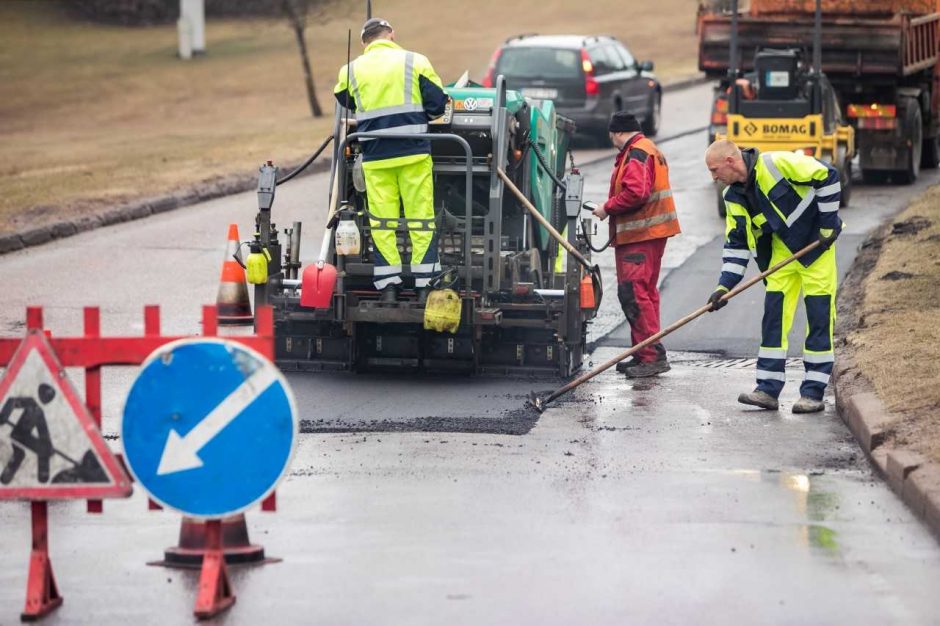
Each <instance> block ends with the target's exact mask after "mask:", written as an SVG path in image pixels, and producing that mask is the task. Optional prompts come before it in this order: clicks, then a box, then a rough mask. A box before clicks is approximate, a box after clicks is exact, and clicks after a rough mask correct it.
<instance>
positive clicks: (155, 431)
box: [121, 339, 298, 518]
mask: <svg viewBox="0 0 940 626" xmlns="http://www.w3.org/2000/svg"><path fill="white" fill-rule="evenodd" d="M297 431H298V423H297V411H296V410H295V404H294V396H293V394H292V393H291V390H290V387H288V385H287V381H286V380H285V379H284V377H283V376H282V375H281V373H280V371H279V370H278V369H277V368H276V367H275V366H274V364H273V363H271V362H270V361H268V360H267V359H266V358H264V357H263V356H262V355H260V354H258V353H257V352H255V351H254V350H251V349H250V348H247V347H245V346H242V345H240V344H238V343H235V342H233V341H225V340H221V339H184V340H181V341H175V342H173V343H169V344H167V345H165V346H163V347H161V348H159V349H157V350H155V351H154V352H153V354H151V355H150V356H149V357H147V360H146V361H145V362H144V364H143V365H142V366H141V370H140V373H139V374H138V376H137V379H136V380H135V381H134V385H133V386H132V387H131V391H130V393H129V394H128V396H127V402H126V404H125V405H124V416H123V419H122V422H121V439H122V441H123V443H124V456H125V458H126V459H127V464H128V466H129V468H130V470H131V473H132V474H133V475H134V478H135V479H136V480H137V481H138V482H139V483H140V484H141V485H142V486H143V487H144V489H146V490H147V491H148V492H149V493H150V495H151V496H152V497H153V499H154V500H156V501H157V502H159V503H160V504H162V505H164V506H167V507H169V508H173V509H176V510H178V511H181V512H182V513H185V514H187V515H191V516H194V517H199V518H217V517H223V516H226V515H232V514H235V513H240V512H242V511H244V510H246V509H248V508H250V507H251V506H253V505H254V504H256V503H258V502H260V501H261V500H263V499H264V498H265V497H266V496H267V495H268V494H270V493H271V491H273V490H274V488H275V487H276V486H277V484H278V482H280V480H281V478H282V477H283V475H284V473H285V472H286V471H287V467H288V465H289V462H290V459H291V457H292V456H293V453H294V446H295V445H296V441H297Z"/></svg>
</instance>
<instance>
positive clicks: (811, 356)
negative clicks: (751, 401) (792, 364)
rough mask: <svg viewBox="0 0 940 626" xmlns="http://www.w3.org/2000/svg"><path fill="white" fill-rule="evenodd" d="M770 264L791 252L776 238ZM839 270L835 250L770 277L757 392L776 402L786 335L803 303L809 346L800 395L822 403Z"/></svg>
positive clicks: (829, 366) (829, 369)
mask: <svg viewBox="0 0 940 626" xmlns="http://www.w3.org/2000/svg"><path fill="white" fill-rule="evenodd" d="M771 245H772V253H771V257H770V265H775V264H777V263H779V262H780V261H782V260H784V259H785V258H787V257H789V256H791V255H792V254H793V253H792V252H790V250H789V249H788V248H787V247H786V245H784V243H783V241H781V240H780V238H779V237H777V235H773V239H772V241H771ZM837 283H838V271H837V268H836V249H835V244H833V245H832V246H831V247H830V248H829V249H828V250H826V251H825V252H823V253H822V255H821V256H820V257H819V258H818V259H816V260H815V261H813V262H812V263H811V264H810V265H809V267H804V266H803V264H802V263H800V262H799V261H798V260H797V261H793V262H792V263H790V264H788V265H786V266H784V267H782V268H780V269H779V270H777V271H776V272H774V273H773V274H771V275H770V276H768V277H767V291H766V294H765V296H764V318H763V323H762V324H761V345H760V353H759V354H758V358H757V388H758V389H759V390H761V391H764V392H765V393H768V394H770V395H771V396H773V397H774V398H776V397H778V396H779V395H780V392H781V391H782V390H783V384H784V382H786V374H785V371H784V369H785V365H786V358H787V349H788V342H787V335H788V334H789V333H790V328H791V327H792V326H793V316H794V315H795V313H796V307H797V305H798V304H799V302H800V292H802V294H803V302H804V304H805V305H806V342H805V343H804V345H803V367H804V370H805V374H804V377H803V383H802V384H801V385H800V395H801V396H805V397H808V398H813V399H814V400H822V398H823V393H824V392H825V390H826V385H828V384H829V377H830V376H831V375H832V366H833V362H834V359H833V350H832V328H833V326H834V325H835V320H836V288H837Z"/></svg>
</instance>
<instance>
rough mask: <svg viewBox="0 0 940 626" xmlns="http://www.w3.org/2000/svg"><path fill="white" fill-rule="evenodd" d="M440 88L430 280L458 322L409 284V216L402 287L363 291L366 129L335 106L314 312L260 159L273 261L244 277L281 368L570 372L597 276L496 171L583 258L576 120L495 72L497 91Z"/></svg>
mask: <svg viewBox="0 0 940 626" xmlns="http://www.w3.org/2000/svg"><path fill="white" fill-rule="evenodd" d="M446 91H447V93H448V95H449V97H450V101H449V103H448V106H447V111H446V112H445V114H444V116H443V117H442V118H440V119H438V120H435V121H434V122H433V123H432V124H431V125H430V126H429V132H428V134H427V135H426V136H427V137H428V138H429V139H431V146H432V158H433V162H434V165H433V173H434V207H435V217H434V228H436V229H437V231H438V232H439V236H438V245H439V253H440V262H441V265H442V272H441V274H440V275H439V276H437V277H436V279H435V281H434V282H433V283H432V284H433V285H434V286H436V287H440V288H448V289H450V290H452V291H451V293H453V294H454V297H455V298H459V303H460V304H459V325H456V324H455V327H454V328H451V329H450V331H445V332H439V331H438V330H429V329H428V328H426V323H425V322H426V307H425V305H423V304H421V303H419V302H418V298H417V296H416V295H414V294H413V291H411V290H410V289H409V287H410V286H411V285H412V284H413V281H411V279H410V276H409V271H408V263H409V261H410V241H409V238H408V234H407V225H410V226H412V227H415V226H417V227H422V226H421V225H420V224H416V223H415V221H414V220H405V219H404V218H402V219H400V220H399V221H398V228H397V240H398V247H399V250H400V252H401V255H402V261H403V273H402V276H403V279H404V281H405V282H404V285H403V290H402V292H401V296H400V297H399V301H398V302H396V303H394V304H391V303H383V302H381V301H380V293H379V292H378V291H377V290H376V289H375V287H374V286H373V262H374V249H373V245H372V238H371V230H370V219H369V198H368V194H367V193H366V190H365V185H364V183H363V180H362V177H361V170H359V167H360V166H359V165H358V163H357V161H358V160H359V155H360V143H359V140H360V138H364V137H365V136H366V134H359V133H356V132H354V130H355V127H354V126H350V125H349V122H348V121H346V120H345V118H346V116H344V115H343V112H342V111H340V110H337V113H336V125H335V132H334V137H336V138H338V140H337V141H335V142H334V146H333V148H334V150H333V155H334V158H333V166H332V170H331V188H332V190H333V191H332V194H336V198H335V200H334V199H333V198H330V201H331V202H332V204H333V206H336V207H337V208H338V210H337V211H335V213H334V214H333V217H332V219H330V222H329V224H328V228H329V229H331V230H332V231H333V232H332V233H329V232H328V234H327V236H326V237H325V238H324V242H325V245H324V248H323V251H324V253H325V259H322V260H325V261H326V263H328V264H332V265H333V266H335V269H336V279H335V288H334V289H332V292H331V294H329V297H328V301H327V304H326V305H325V306H320V307H308V306H303V304H302V302H303V297H302V296H303V291H304V287H303V285H302V281H301V280H299V279H298V275H299V271H300V269H301V266H302V264H301V263H300V262H299V261H298V260H299V259H300V250H299V246H300V237H299V231H300V224H299V223H295V224H294V227H293V228H292V229H288V231H285V234H286V235H287V241H286V246H285V247H284V248H283V249H284V250H285V252H284V254H283V255H282V254H281V251H282V246H281V243H280V241H279V235H278V233H277V231H276V229H274V228H272V226H271V206H272V203H273V191H274V187H273V184H272V181H273V179H274V176H273V175H272V172H271V168H270V167H267V168H265V167H262V175H261V181H260V183H259V199H260V200H259V206H260V209H259V212H258V216H257V218H256V226H257V228H256V236H255V242H253V246H254V249H255V250H256V251H257V250H259V249H260V250H265V251H267V252H266V253H265V254H266V255H267V256H269V258H270V261H269V262H268V268H267V272H266V273H267V276H266V280H264V282H263V283H262V284H256V285H255V303H256V305H257V304H263V303H267V304H270V305H272V306H273V307H274V312H275V313H274V315H275V336H276V361H277V363H278V365H279V366H280V367H281V368H282V369H284V370H288V371H297V370H300V371H320V370H352V371H363V370H372V369H392V370H396V371H401V370H403V369H410V370H417V371H423V372H446V371H456V372H467V373H475V374H476V373H478V374H485V373H499V374H520V375H542V376H544V375H548V376H569V375H571V374H572V373H574V372H575V371H577V370H578V369H579V368H580V367H581V363H582V359H583V356H584V351H585V343H586V335H587V326H588V323H589V321H590V320H591V319H592V318H593V316H594V315H595V312H596V309H597V306H599V304H600V297H601V293H600V291H601V285H600V281H599V272H588V271H586V270H585V268H584V263H583V260H584V259H582V260H581V263H578V262H575V259H574V258H573V257H572V256H571V255H570V254H569V253H568V252H565V251H564V250H563V249H561V248H560V246H559V243H558V242H556V241H554V240H553V239H552V237H551V236H550V233H549V232H548V229H546V228H545V227H543V226H542V225H540V224H539V223H537V222H536V221H535V220H533V219H532V217H531V216H530V215H529V213H528V212H527V210H526V209H525V208H524V204H525V203H524V202H522V201H521V200H520V198H518V197H517V196H516V195H514V193H511V192H510V190H509V189H507V186H506V184H505V183H504V182H503V179H502V178H501V177H500V176H499V175H498V170H501V171H503V172H505V173H506V175H507V177H508V178H509V179H510V180H511V181H512V183H513V184H514V185H515V186H516V187H517V188H518V190H520V191H521V192H522V194H523V195H524V196H525V198H526V199H527V200H528V202H529V204H531V205H533V206H534V207H535V208H536V209H537V211H538V212H539V213H541V214H542V215H543V216H544V217H545V218H546V219H547V220H548V221H549V222H550V224H551V225H552V226H554V227H555V229H556V230H557V231H561V232H563V233H564V236H565V237H566V238H567V241H568V242H569V243H571V244H572V245H573V246H574V248H576V249H577V251H579V252H580V253H581V254H582V255H583V257H584V258H586V259H589V258H590V246H589V235H588V233H586V232H585V229H586V227H587V222H586V221H585V222H582V221H581V220H580V219H579V212H580V209H581V189H582V180H581V175H580V173H579V172H578V170H577V168H575V167H574V163H573V159H572V158H571V155H570V150H569V141H570V139H571V137H572V135H573V133H574V124H573V122H571V121H570V120H568V119H566V118H564V117H563V116H561V115H558V114H557V112H556V111H555V107H554V104H553V102H551V101H549V100H531V99H527V98H524V97H523V96H522V95H521V94H520V93H519V92H517V91H513V90H509V89H507V88H506V83H505V81H504V80H503V79H502V77H500V78H499V79H498V80H497V83H496V87H495V88H484V87H481V86H478V85H474V84H472V83H470V84H467V85H465V86H462V87H448V88H447V89H446ZM347 128H348V129H349V133H348V134H346V133H345V132H343V131H345V130H346V129H347ZM569 165H570V167H569ZM386 222H387V220H386ZM406 222H407V224H406ZM351 225H354V226H355V230H356V231H358V235H359V237H358V238H359V245H358V246H357V248H358V249H357V250H356V249H355V248H353V249H354V250H355V251H354V252H352V253H350V252H349V250H348V249H343V246H339V247H340V250H339V252H346V253H345V254H341V253H339V252H338V250H337V238H336V237H335V233H336V231H337V230H338V229H339V230H342V231H343V232H348V231H349V229H350V227H351ZM424 227H426V226H424ZM282 256H283V262H282V261H281V260H280V257H282ZM429 301H430V300H429Z"/></svg>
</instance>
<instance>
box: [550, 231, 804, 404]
mask: <svg viewBox="0 0 940 626" xmlns="http://www.w3.org/2000/svg"><path fill="white" fill-rule="evenodd" d="M819 245H820V244H819V242H818V241H814V242H813V243H811V244H809V245H808V246H806V247H805V248H802V249H801V250H799V251H798V252H796V253H794V254H792V255H791V256H789V257H787V258H785V259H783V260H782V261H780V262H779V263H777V264H776V265H772V266H771V267H768V268H767V269H766V270H764V271H763V272H761V273H760V274H758V275H757V276H755V277H753V278H751V279H749V280H746V281H745V282H743V283H741V284H740V285H738V286H737V287H735V288H734V289H732V290H731V291H729V292H728V293H726V294H725V295H723V296H721V300H722V301H728V300H730V299H731V298H733V297H735V296H736V295H738V294H739V293H741V292H742V291H744V290H745V289H748V288H749V287H751V286H752V285H754V284H755V283H758V282H760V281H762V280H764V279H765V278H767V277H768V276H770V275H771V274H773V273H774V272H776V271H777V270H779V269H780V268H781V267H784V266H785V265H789V264H790V263H792V262H793V261H796V260H797V259H799V258H800V257H802V256H803V255H805V254H807V253H809V252H812V251H813V250H815V249H816V248H818V247H819ZM711 308H712V305H711V304H706V305H704V306H702V307H700V308H698V309H696V310H695V311H693V312H691V313H689V314H688V315H686V316H685V317H683V318H682V319H680V320H678V321H676V322H673V323H672V324H670V325H669V326H667V327H666V328H664V329H662V330H661V331H659V332H658V333H656V334H655V335H652V336H651V337H647V338H646V339H644V340H643V341H641V342H640V343H638V344H636V345H635V346H633V347H631V348H630V349H629V350H627V351H626V352H623V353H622V354H619V355H617V356H615V357H613V358H612V359H610V360H608V361H605V362H604V363H602V364H601V365H600V366H598V367H597V368H595V369H593V370H591V371H590V372H586V373H585V374H582V375H581V376H579V377H578V378H575V379H574V380H573V381H571V382H570V383H568V384H567V385H565V386H564V387H562V388H560V389H558V390H556V391H554V392H553V393H552V394H551V395H550V396H548V397H547V398H546V399H545V400H544V401H543V405H544V404H548V403H549V402H551V401H552V400H554V399H556V398H558V397H559V396H561V395H563V394H566V393H568V392H569V391H571V390H572V389H574V388H575V387H577V386H578V385H581V384H582V383H586V382H587V381H589V380H591V379H592V378H594V377H595V376H597V375H598V374H600V373H601V372H603V371H605V370H607V369H609V368H610V367H612V366H613V365H615V364H617V363H619V362H620V361H622V360H624V359H625V358H627V357H629V356H630V355H632V354H633V353H634V352H636V351H638V350H642V349H643V348H645V347H647V346H648V345H650V344H653V343H656V342H657V341H659V340H660V339H662V338H663V337H665V336H666V335H668V334H669V333H671V332H673V331H675V330H678V329H679V328H682V327H683V326H685V325H686V324H688V323H689V322H691V321H692V320H694V319H695V318H697V317H699V316H700V315H703V314H705V313H708V312H709V311H710V310H711Z"/></svg>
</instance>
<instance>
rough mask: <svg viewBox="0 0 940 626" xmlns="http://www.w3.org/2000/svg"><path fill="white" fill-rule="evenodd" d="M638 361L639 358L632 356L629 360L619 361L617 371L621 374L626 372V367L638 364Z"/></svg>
mask: <svg viewBox="0 0 940 626" xmlns="http://www.w3.org/2000/svg"><path fill="white" fill-rule="evenodd" d="M639 363H640V359H638V358H636V357H633V358H632V359H630V360H629V361H621V362H620V363H617V371H618V372H620V373H621V374H626V373H627V370H628V369H630V368H631V367H633V366H634V365H638V364H639Z"/></svg>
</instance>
